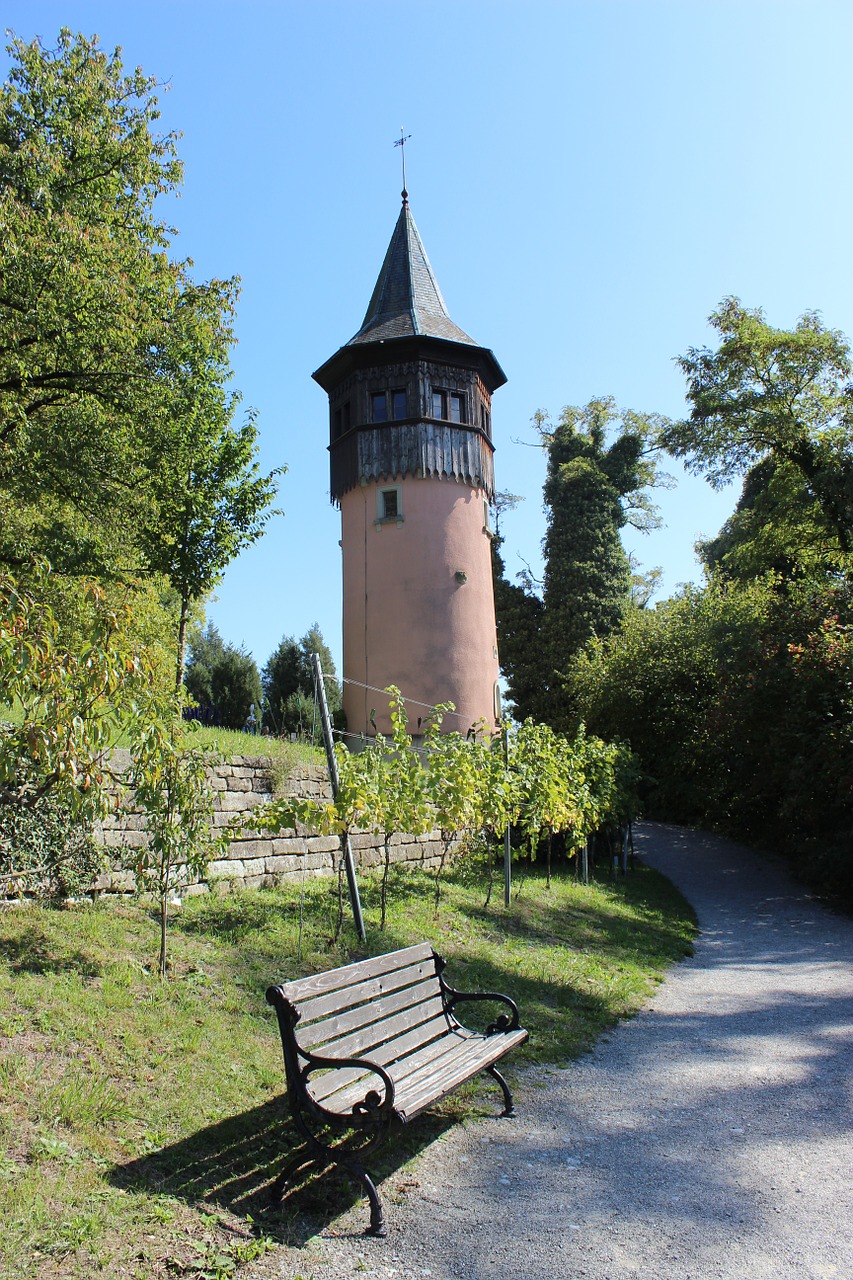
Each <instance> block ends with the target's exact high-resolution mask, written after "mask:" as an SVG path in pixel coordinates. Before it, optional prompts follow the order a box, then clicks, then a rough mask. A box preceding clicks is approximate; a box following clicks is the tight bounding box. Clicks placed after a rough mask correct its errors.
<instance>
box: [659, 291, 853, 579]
mask: <svg viewBox="0 0 853 1280" xmlns="http://www.w3.org/2000/svg"><path fill="white" fill-rule="evenodd" d="M709 323H710V324H711V326H712V327H713V328H714V329H715V330H716V331H717V333H718V334H719V337H720V345H719V347H718V349H717V350H716V351H712V350H710V349H709V348H708V347H701V348H695V347H691V348H689V349H688V351H687V353H686V355H684V356H681V357H680V359H679V364H680V366H681V368H682V370H683V372H684V374H685V376H686V378H687V398H688V401H689V402H690V404H691V406H692V408H691V413H690V417H689V418H688V419H687V420H686V421H683V422H679V423H675V424H673V425H671V426H670V427H669V428H668V429H667V430H666V431H665V432H664V434H663V442H664V444H665V445H666V447H667V448H668V449H670V450H671V452H672V453H674V454H675V455H676V456H677V457H681V458H684V459H685V462H686V465H687V466H688V467H689V468H690V469H691V470H693V471H695V472H697V473H699V474H704V475H706V476H707V478H708V480H709V481H710V483H711V484H712V485H713V486H714V487H715V488H719V487H721V486H723V485H725V484H727V483H728V482H729V481H730V480H732V479H733V477H735V476H739V475H740V476H743V475H746V474H747V473H748V472H749V471H750V470H751V469H752V468H754V467H756V466H757V465H758V464H760V463H763V462H766V461H768V460H772V461H773V462H774V463H776V464H778V468H781V470H779V469H777V470H776V471H774V472H773V473H772V474H773V475H775V476H777V477H779V478H780V482H781V483H790V481H791V480H792V478H793V476H796V477H798V480H799V482H800V484H801V485H804V486H805V491H806V493H805V495H804V496H810V497H811V498H813V499H814V502H815V504H816V507H817V509H816V510H813V511H812V513H811V520H810V523H815V524H817V525H819V526H820V525H822V526H823V528H824V530H825V531H827V532H829V533H831V535H832V538H833V539H834V542H835V546H836V552H837V554H840V556H841V557H843V558H846V557H848V556H849V555H850V552H851V550H853V542H851V538H853V534H851V528H853V435H851V408H850V404H851V402H850V375H851V364H850V350H849V346H848V344H847V341H846V339H845V338H844V336H843V335H842V334H841V333H839V332H838V331H836V330H832V329H827V328H825V327H824V326H823V324H822V323H821V321H820V318H819V316H818V315H817V313H816V312H807V313H806V314H805V315H803V316H802V317H801V318H800V320H799V321H798V322H797V325H796V327H795V328H794V329H793V330H784V329H774V328H772V327H771V326H770V325H768V324H767V322H766V320H765V318H764V312H763V311H762V310H761V309H760V308H756V309H750V308H748V307H744V306H743V305H742V303H741V302H740V300H739V299H738V298H733V297H732V298H725V299H724V300H723V302H722V303H721V304H720V306H719V307H718V309H717V310H716V311H715V312H713V313H712V315H711V316H710V317H709ZM770 475H771V473H769V472H768V471H767V470H765V471H764V473H763V477H762V478H763V479H764V480H765V481H769V480H770Z"/></svg>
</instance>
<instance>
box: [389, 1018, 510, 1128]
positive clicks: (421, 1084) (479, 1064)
mask: <svg viewBox="0 0 853 1280" xmlns="http://www.w3.org/2000/svg"><path fill="white" fill-rule="evenodd" d="M526 1039H527V1032H526V1031H514V1032H510V1033H509V1036H508V1037H507V1040H506V1041H504V1043H503V1044H502V1045H496V1044H494V1043H492V1037H491V1036H489V1037H488V1038H486V1039H483V1040H479V1043H477V1042H476V1041H475V1042H474V1043H472V1042H470V1041H469V1043H468V1044H467V1045H466V1046H465V1050H464V1051H463V1052H460V1053H456V1054H452V1055H449V1056H448V1057H446V1058H444V1059H440V1060H439V1062H438V1064H437V1066H436V1069H435V1070H434V1071H433V1072H432V1073H430V1074H424V1075H423V1076H417V1077H416V1076H414V1075H411V1076H410V1077H409V1079H408V1081H406V1082H403V1085H402V1087H401V1088H400V1090H399V1092H398V1093H397V1094H396V1098H395V1110H396V1111H397V1113H398V1114H399V1116H400V1118H401V1119H403V1120H406V1121H408V1120H412V1119H414V1117H415V1116H417V1115H419V1114H420V1112H421V1111H424V1110H425V1109H426V1108H427V1107H430V1106H432V1105H433V1104H434V1103H436V1102H440V1101H441V1099H442V1098H444V1097H446V1096H447V1094H448V1093H451V1092H452V1091H453V1090H454V1089H457V1088H458V1087H459V1086H460V1085H463V1084H466V1083H467V1082H468V1081H469V1080H473V1078H474V1076H476V1075H479V1074H480V1072H481V1071H483V1070H485V1068H486V1067H490V1066H492V1065H493V1064H494V1063H495V1062H497V1061H498V1060H499V1059H500V1058H502V1057H503V1056H504V1054H505V1053H507V1052H508V1051H509V1050H510V1049H512V1048H514V1047H515V1046H517V1045H519V1044H523V1043H524V1041H525V1040H526Z"/></svg>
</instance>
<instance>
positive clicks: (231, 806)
mask: <svg viewBox="0 0 853 1280" xmlns="http://www.w3.org/2000/svg"><path fill="white" fill-rule="evenodd" d="M219 808H220V809H221V810H222V811H223V812H225V813H239V812H241V811H242V810H243V809H245V808H246V799H245V796H243V795H236V794H235V793H234V792H233V791H223V792H221V793H220V795H219Z"/></svg>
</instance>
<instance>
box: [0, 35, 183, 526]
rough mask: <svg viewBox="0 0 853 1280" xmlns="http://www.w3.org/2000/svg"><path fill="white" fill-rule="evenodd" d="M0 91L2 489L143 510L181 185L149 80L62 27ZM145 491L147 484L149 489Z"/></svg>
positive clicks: (19, 63) (17, 64)
mask: <svg viewBox="0 0 853 1280" xmlns="http://www.w3.org/2000/svg"><path fill="white" fill-rule="evenodd" d="M9 51H10V53H11V54H12V56H13V59H14V65H13V67H12V70H11V72H10V75H9V78H8V80H7V82H6V83H5V84H4V85H3V86H2V88H0V235H1V236H2V239H3V246H4V273H3V287H2V289H1V290H0V486H2V487H3V488H5V489H7V490H8V491H9V492H10V493H11V494H13V495H15V496H16V497H21V498H23V500H25V501H30V500H31V499H32V498H33V497H42V496H48V495H49V496H55V497H58V498H61V499H64V500H66V501H68V502H70V503H72V504H73V505H74V506H75V507H77V508H78V509H81V510H84V511H85V512H86V513H87V514H88V515H89V516H90V517H92V518H94V517H96V516H97V512H98V510H99V508H102V507H103V506H109V505H110V504H121V505H122V507H123V508H124V509H127V508H131V509H134V510H135V509H137V508H138V499H139V497H140V494H141V492H142V490H141V489H140V486H139V480H140V476H141V465H140V442H141V440H142V438H143V435H144V432H145V430H146V426H147V423H148V420H149V417H150V413H149V410H150V409H151V396H152V395H153V394H154V393H155V391H156V383H155V377H154V375H155V373H156V369H155V368H153V367H152V360H153V359H155V357H154V356H153V355H152V353H156V351H157V350H158V348H159V347H160V346H161V345H162V344H163V342H164V340H165V334H166V328H167V326H168V322H169V317H170V315H171V312H172V309H173V305H174V302H173V300H174V297H175V295H176V293H177V292H179V291H180V287H181V282H182V278H183V273H184V268H183V266H182V264H179V263H173V262H170V261H169V259H168V257H167V255H166V252H165V251H166V249H167V247H168V243H169V236H170V234H171V229H170V228H169V227H168V226H167V225H166V224H165V223H164V222H163V221H161V220H160V219H158V218H157V217H155V214H154V202H155V200H156V197H157V196H158V195H161V194H165V193H167V192H169V191H171V190H173V189H174V188H175V187H176V185H177V184H178V183H179V181H180V178H181V166H180V163H179V161H178V160H177V157H176V152H175V138H174V136H173V135H171V134H167V135H163V136H159V137H158V136H155V135H153V134H152V132H151V129H152V126H153V125H154V123H155V121H156V119H157V115H158V112H157V107H156V97H155V95H154V88H155V84H154V81H153V80H151V79H149V78H147V77H145V76H143V74H142V72H141V71H138V70H137V71H136V72H134V73H133V74H131V75H125V74H124V68H123V65H122V62H121V57H120V54H119V51H118V50H117V51H116V52H115V53H114V54H112V55H111V56H108V55H107V54H105V53H104V52H103V51H102V50H101V49H100V48H99V46H98V42H97V39H93V40H88V39H86V38H85V37H84V36H82V35H81V36H77V37H73V36H72V35H71V33H70V31H68V30H67V29H63V30H62V32H61V33H60V36H59V42H58V45H57V47H56V49H53V50H49V49H45V48H44V47H43V46H42V45H41V43H40V42H39V41H38V40H35V41H33V42H32V43H30V44H24V43H23V42H22V41H20V40H13V42H12V44H11V45H10V46H9ZM143 488H144V487H143Z"/></svg>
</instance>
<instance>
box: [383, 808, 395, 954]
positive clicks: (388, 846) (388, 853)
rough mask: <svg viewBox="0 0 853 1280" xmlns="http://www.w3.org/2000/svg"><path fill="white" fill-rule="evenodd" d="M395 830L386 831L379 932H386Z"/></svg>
mask: <svg viewBox="0 0 853 1280" xmlns="http://www.w3.org/2000/svg"><path fill="white" fill-rule="evenodd" d="M393 834H394V833H393V831H386V832H385V866H384V867H383V869H382V891H381V893H380V895H379V903H380V907H381V918H380V921H379V932H380V933H384V932H385V910H386V903H387V901H388V871H389V868H390V866H391V836H392V835H393Z"/></svg>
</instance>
